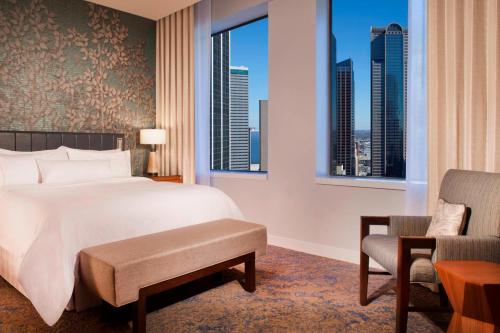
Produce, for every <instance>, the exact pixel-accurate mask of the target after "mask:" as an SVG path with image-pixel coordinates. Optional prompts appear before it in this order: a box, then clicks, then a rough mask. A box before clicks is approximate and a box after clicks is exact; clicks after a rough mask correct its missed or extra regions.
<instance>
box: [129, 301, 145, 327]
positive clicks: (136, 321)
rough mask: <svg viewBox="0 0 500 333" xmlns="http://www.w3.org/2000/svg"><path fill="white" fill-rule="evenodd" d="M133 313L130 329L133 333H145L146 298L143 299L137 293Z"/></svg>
mask: <svg viewBox="0 0 500 333" xmlns="http://www.w3.org/2000/svg"><path fill="white" fill-rule="evenodd" d="M132 311H133V312H134V313H133V314H132V316H133V321H132V325H133V326H132V328H133V332H134V333H146V297H143V296H141V295H140V293H139V300H138V301H137V302H135V303H134V305H133V310H132Z"/></svg>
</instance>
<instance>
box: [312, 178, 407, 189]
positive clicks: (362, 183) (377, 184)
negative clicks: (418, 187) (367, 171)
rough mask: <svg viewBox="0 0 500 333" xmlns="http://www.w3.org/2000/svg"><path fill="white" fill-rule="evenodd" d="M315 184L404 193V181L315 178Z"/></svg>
mask: <svg viewBox="0 0 500 333" xmlns="http://www.w3.org/2000/svg"><path fill="white" fill-rule="evenodd" d="M315 183H316V184H319V185H332V186H347V187H361V188H376V189H384V190H394V191H406V181H405V180H393V179H366V178H359V177H344V176H340V177H334V176H332V177H316V179H315Z"/></svg>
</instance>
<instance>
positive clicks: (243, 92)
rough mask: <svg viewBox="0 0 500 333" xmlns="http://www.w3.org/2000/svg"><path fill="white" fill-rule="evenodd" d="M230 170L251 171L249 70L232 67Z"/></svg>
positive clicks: (230, 86)
mask: <svg viewBox="0 0 500 333" xmlns="http://www.w3.org/2000/svg"><path fill="white" fill-rule="evenodd" d="M229 91H230V103H229V143H230V144H229V145H230V149H229V170H249V169H250V142H249V141H250V134H249V128H248V68H247V67H244V66H241V67H233V66H231V71H230V76H229Z"/></svg>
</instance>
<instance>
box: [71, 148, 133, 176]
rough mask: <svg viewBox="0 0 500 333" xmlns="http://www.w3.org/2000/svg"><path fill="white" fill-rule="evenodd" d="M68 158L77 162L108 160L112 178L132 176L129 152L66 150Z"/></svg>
mask: <svg viewBox="0 0 500 333" xmlns="http://www.w3.org/2000/svg"><path fill="white" fill-rule="evenodd" d="M68 156H69V159H70V160H77V161H82V160H85V161H93V160H109V161H110V162H111V173H112V175H113V177H131V176H132V165H131V162H130V150H127V151H121V150H120V151H114V150H111V151H108V150H105V151H86V150H68Z"/></svg>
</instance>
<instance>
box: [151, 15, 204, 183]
mask: <svg viewBox="0 0 500 333" xmlns="http://www.w3.org/2000/svg"><path fill="white" fill-rule="evenodd" d="M194 126H195V123H194V7H193V6H190V7H188V8H185V9H183V10H181V11H178V12H176V13H174V14H172V15H170V16H167V17H165V18H163V19H161V20H159V21H157V23H156V127H157V128H163V129H166V131H167V142H166V144H165V145H160V146H158V153H159V164H160V165H159V168H160V175H182V177H183V179H184V182H185V183H194V177H195V175H194V170H195V161H194V159H195V158H194V156H195V155H194V154H195V151H194V139H195V138H194Z"/></svg>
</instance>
